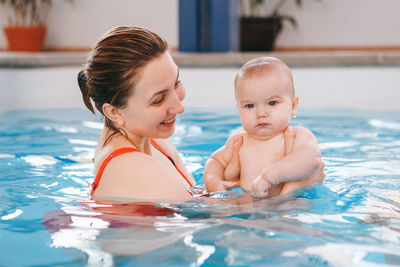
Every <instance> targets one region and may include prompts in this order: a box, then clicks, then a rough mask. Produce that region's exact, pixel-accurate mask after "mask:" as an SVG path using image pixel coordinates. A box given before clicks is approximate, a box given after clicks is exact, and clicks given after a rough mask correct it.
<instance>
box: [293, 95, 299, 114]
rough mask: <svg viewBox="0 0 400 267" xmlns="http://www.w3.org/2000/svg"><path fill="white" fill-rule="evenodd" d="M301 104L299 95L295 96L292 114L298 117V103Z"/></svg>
mask: <svg viewBox="0 0 400 267" xmlns="http://www.w3.org/2000/svg"><path fill="white" fill-rule="evenodd" d="M298 104H299V97H298V96H294V97H293V102H292V116H293V117H296V116H297V105H298Z"/></svg>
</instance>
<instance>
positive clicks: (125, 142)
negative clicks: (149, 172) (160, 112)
mask: <svg viewBox="0 0 400 267" xmlns="http://www.w3.org/2000/svg"><path fill="white" fill-rule="evenodd" d="M103 131H104V135H103V136H105V140H106V143H105V145H106V144H107V143H110V144H111V145H112V146H115V147H126V146H133V147H135V148H136V149H137V150H139V151H141V152H143V153H146V154H149V155H150V154H151V148H150V146H151V142H150V141H151V138H149V137H142V136H136V135H132V134H128V133H126V132H123V131H122V132H115V131H114V130H113V129H110V128H108V127H104V130H103Z"/></svg>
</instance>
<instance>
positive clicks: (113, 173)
mask: <svg viewBox="0 0 400 267" xmlns="http://www.w3.org/2000/svg"><path fill="white" fill-rule="evenodd" d="M175 176H176V174H175V173H173V172H171V170H170V169H169V168H167V167H166V166H165V164H164V163H163V162H161V161H160V160H157V159H156V158H154V157H151V156H149V155H147V154H145V153H141V152H132V153H126V154H123V155H120V156H118V157H115V158H113V159H112V160H111V161H110V162H109V163H108V165H107V167H106V168H105V170H104V172H103V175H102V178H101V180H100V183H99V187H98V188H97V190H96V195H103V196H107V195H110V196H111V195H112V196H118V197H127V198H140V199H142V198H144V199H179V200H182V199H187V198H188V197H190V195H188V193H187V191H186V190H185V188H184V187H183V186H182V184H180V183H177V179H176V177H175ZM160 177H162V179H160ZM165 188H168V191H164V189H165Z"/></svg>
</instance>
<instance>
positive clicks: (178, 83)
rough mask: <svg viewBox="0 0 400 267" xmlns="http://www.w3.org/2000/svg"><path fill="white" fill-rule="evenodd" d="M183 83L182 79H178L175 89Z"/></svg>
mask: <svg viewBox="0 0 400 267" xmlns="http://www.w3.org/2000/svg"><path fill="white" fill-rule="evenodd" d="M180 84H181V81H179V80H177V81H176V83H175V89H176V88H177V87H178V86H179V85H180Z"/></svg>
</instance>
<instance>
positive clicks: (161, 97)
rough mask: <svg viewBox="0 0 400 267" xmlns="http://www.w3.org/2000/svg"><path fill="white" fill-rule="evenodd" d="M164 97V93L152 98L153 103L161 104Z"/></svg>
mask: <svg viewBox="0 0 400 267" xmlns="http://www.w3.org/2000/svg"><path fill="white" fill-rule="evenodd" d="M164 98H165V95H160V96H159V97H157V98H156V99H154V101H153V104H155V105H157V104H161V103H162V102H163V101H164Z"/></svg>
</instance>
